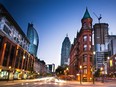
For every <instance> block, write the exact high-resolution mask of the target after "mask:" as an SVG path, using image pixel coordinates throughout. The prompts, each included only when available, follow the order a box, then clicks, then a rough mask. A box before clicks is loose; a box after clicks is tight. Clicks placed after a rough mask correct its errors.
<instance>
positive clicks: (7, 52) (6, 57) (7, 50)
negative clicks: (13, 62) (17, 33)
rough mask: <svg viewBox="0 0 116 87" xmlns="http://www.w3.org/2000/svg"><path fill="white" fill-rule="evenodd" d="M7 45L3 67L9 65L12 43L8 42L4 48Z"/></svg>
mask: <svg viewBox="0 0 116 87" xmlns="http://www.w3.org/2000/svg"><path fill="white" fill-rule="evenodd" d="M5 45H6V49H5V54H4V60H3V66H6V65H7V59H8V56H9V52H10V49H9V48H10V45H11V44H10V43H9V42H6V43H5V44H4V46H5Z"/></svg>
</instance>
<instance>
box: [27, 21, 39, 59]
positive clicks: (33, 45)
mask: <svg viewBox="0 0 116 87" xmlns="http://www.w3.org/2000/svg"><path fill="white" fill-rule="evenodd" d="M27 37H28V39H29V41H30V44H29V52H30V53H31V54H33V55H34V56H35V57H36V56H37V50H38V44H39V37H38V33H37V31H36V30H35V28H34V27H33V24H30V23H28V29H27Z"/></svg>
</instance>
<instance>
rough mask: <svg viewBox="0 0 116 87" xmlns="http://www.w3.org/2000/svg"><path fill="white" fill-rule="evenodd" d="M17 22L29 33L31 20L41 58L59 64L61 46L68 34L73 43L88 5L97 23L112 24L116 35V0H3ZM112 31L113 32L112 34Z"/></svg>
mask: <svg viewBox="0 0 116 87" xmlns="http://www.w3.org/2000/svg"><path fill="white" fill-rule="evenodd" d="M0 2H1V3H2V4H4V6H5V7H6V9H7V10H8V11H9V13H10V14H11V15H12V17H13V18H14V19H15V21H16V22H17V23H18V24H19V26H20V27H21V28H22V30H23V31H24V33H25V34H26V33H27V25H28V23H29V22H32V23H33V24H34V28H35V29H36V30H37V32H38V34H39V47H38V58H40V59H41V60H44V61H45V62H46V64H51V63H54V64H56V66H58V65H60V59H61V47H62V42H63V40H64V38H65V37H66V34H68V37H69V39H70V41H71V43H73V39H74V37H76V33H77V31H79V30H80V28H81V19H82V17H83V15H84V13H85V10H86V7H87V8H88V11H89V13H90V16H91V17H92V19H93V25H94V24H95V23H98V20H97V17H96V16H95V15H94V14H93V12H94V13H96V15H98V16H99V15H100V14H101V15H102V19H101V22H102V23H108V24H109V34H116V0H0ZM111 32H112V33H111Z"/></svg>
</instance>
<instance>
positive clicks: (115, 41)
mask: <svg viewBox="0 0 116 87" xmlns="http://www.w3.org/2000/svg"><path fill="white" fill-rule="evenodd" d="M108 38H109V41H108V53H109V55H108V57H109V58H108V59H107V64H108V65H107V74H108V75H109V76H111V77H116V35H108Z"/></svg>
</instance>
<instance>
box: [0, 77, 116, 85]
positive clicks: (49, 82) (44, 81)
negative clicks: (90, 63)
mask: <svg viewBox="0 0 116 87" xmlns="http://www.w3.org/2000/svg"><path fill="white" fill-rule="evenodd" d="M0 87H116V81H107V82H105V83H101V82H95V84H92V82H83V83H82V84H80V83H79V82H77V81H64V80H58V79H56V78H54V77H45V78H40V79H34V80H17V81H9V82H7V81H1V82H0Z"/></svg>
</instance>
